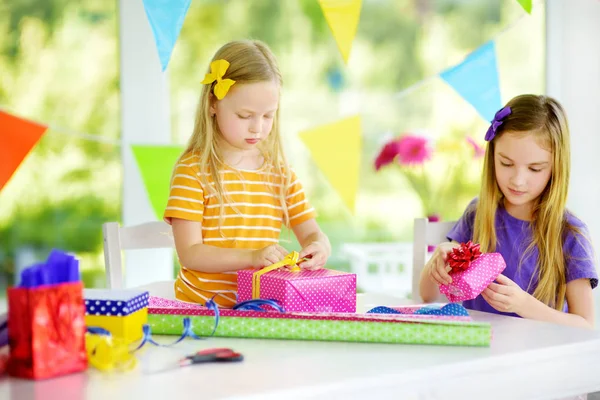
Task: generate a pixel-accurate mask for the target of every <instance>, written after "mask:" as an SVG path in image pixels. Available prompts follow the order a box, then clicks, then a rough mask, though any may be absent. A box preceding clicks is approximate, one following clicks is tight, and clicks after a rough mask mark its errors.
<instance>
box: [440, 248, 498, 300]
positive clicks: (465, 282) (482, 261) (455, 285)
mask: <svg viewBox="0 0 600 400" xmlns="http://www.w3.org/2000/svg"><path fill="white" fill-rule="evenodd" d="M504 268H506V263H505V262H504V258H503V257H502V255H501V254H500V253H486V254H482V255H481V256H480V257H479V258H477V259H476V260H475V261H473V262H472V263H471V266H470V267H469V269H467V270H465V271H460V272H457V273H454V274H452V283H451V284H450V285H440V292H441V293H443V294H445V295H446V297H447V298H448V300H450V301H451V302H453V303H456V302H461V301H465V300H472V299H474V298H476V297H477V296H479V295H480V294H481V292H483V290H484V289H485V288H486V287H488V285H489V284H490V283H492V282H493V281H494V280H495V279H496V278H497V277H498V275H500V274H501V273H502V271H504Z"/></svg>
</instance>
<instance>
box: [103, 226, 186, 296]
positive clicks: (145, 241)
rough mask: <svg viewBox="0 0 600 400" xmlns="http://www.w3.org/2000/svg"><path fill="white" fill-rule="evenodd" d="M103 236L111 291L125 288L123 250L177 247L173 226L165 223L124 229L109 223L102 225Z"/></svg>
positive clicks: (107, 275)
mask: <svg viewBox="0 0 600 400" xmlns="http://www.w3.org/2000/svg"><path fill="white" fill-rule="evenodd" d="M102 235H103V236H104V268H105V271H106V284H107V287H108V288H110V289H120V288H122V287H123V261H122V251H123V250H134V249H159V248H173V247H175V242H174V241H173V234H172V230H171V226H170V225H169V224H167V223H166V222H164V221H155V222H147V223H144V224H140V225H134V226H123V227H122V226H120V225H119V223H118V222H107V223H105V224H103V225H102Z"/></svg>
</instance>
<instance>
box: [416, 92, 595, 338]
mask: <svg viewBox="0 0 600 400" xmlns="http://www.w3.org/2000/svg"><path fill="white" fill-rule="evenodd" d="M485 140H486V141H487V142H488V144H487V147H486V154H485V160H484V166H483V175H482V184H481V191H480V194H479V197H478V198H477V199H475V200H473V201H472V202H471V203H470V204H469V205H468V206H467V209H466V210H465V212H464V214H463V216H462V217H461V218H460V220H459V221H458V222H457V224H456V225H455V226H454V228H453V229H452V230H451V231H450V232H449V233H448V240H449V241H450V242H447V243H442V244H441V245H439V246H438V247H437V249H436V251H435V252H434V254H433V255H432V257H431V259H430V260H429V261H428V262H427V264H426V265H425V267H424V269H423V272H422V274H421V282H420V292H421V297H422V298H423V300H424V301H426V302H430V301H434V300H435V299H436V298H437V296H439V285H440V284H448V283H450V282H451V281H452V278H451V277H450V275H449V274H448V271H449V268H448V266H447V264H446V255H447V254H448V252H450V251H451V250H452V248H454V247H456V246H457V245H458V243H460V242H466V241H468V240H472V241H473V242H476V243H479V244H480V248H481V251H482V252H498V253H500V254H502V256H503V257H504V260H505V261H506V269H505V270H504V272H503V273H502V274H501V275H499V276H498V278H496V282H494V283H491V284H490V285H489V286H488V287H487V289H485V290H484V291H483V293H482V294H481V295H479V296H478V297H477V298H476V299H474V300H469V301H466V302H464V303H463V305H464V306H465V307H467V308H470V309H473V310H479V311H487V312H495V313H499V314H507V315H513V316H520V317H524V318H531V319H536V320H542V321H549V322H555V323H559V324H565V325H572V326H580V327H587V328H593V325H594V300H593V295H592V289H593V288H595V287H596V286H597V285H598V275H597V272H596V267H595V262H594V251H593V249H592V246H591V242H590V239H589V234H588V231H587V228H586V226H585V224H584V223H583V222H582V221H581V220H579V219H578V218H577V217H575V216H574V215H573V214H571V213H570V212H569V211H567V210H566V208H565V206H566V201H567V191H568V188H569V166H570V145H569V128H568V124H567V119H566V116H565V112H564V110H563V108H562V106H561V105H560V104H559V103H558V102H557V101H556V100H554V99H552V98H550V97H546V96H534V95H522V96H517V97H515V98H514V99H512V100H511V101H510V102H508V104H507V105H506V107H504V108H502V109H501V110H500V111H498V112H497V113H496V116H495V117H494V120H493V121H492V124H491V126H490V128H489V129H488V132H487V134H486V136H485Z"/></svg>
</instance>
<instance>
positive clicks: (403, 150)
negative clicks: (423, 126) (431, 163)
mask: <svg viewBox="0 0 600 400" xmlns="http://www.w3.org/2000/svg"><path fill="white" fill-rule="evenodd" d="M432 153H433V150H432V148H431V143H430V142H429V139H427V138H426V137H423V136H415V135H404V136H402V137H401V138H400V139H398V162H399V163H400V165H419V164H423V163H424V162H425V161H427V160H429V159H430V158H431V155H432Z"/></svg>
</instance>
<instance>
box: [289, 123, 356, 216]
mask: <svg viewBox="0 0 600 400" xmlns="http://www.w3.org/2000/svg"><path fill="white" fill-rule="evenodd" d="M300 138H301V139H302V141H303V142H304V144H305V145H306V147H308V149H309V150H310V153H311V155H312V158H313V160H314V161H315V163H316V164H317V166H318V167H319V169H320V170H321V172H323V174H324V175H325V177H326V178H327V180H328V181H329V183H330V184H331V186H333V188H334V189H335V190H336V191H337V193H338V194H339V196H340V197H341V199H342V201H343V202H344V204H346V206H347V207H348V209H349V210H350V212H351V213H354V211H355V207H354V206H355V201H356V193H357V191H358V183H359V173H360V161H361V160H360V154H361V149H362V128H361V119H360V116H354V117H349V118H346V119H343V120H340V121H337V122H334V123H331V124H327V125H322V126H319V127H316V128H313V129H310V130H307V131H304V132H301V133H300Z"/></svg>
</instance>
